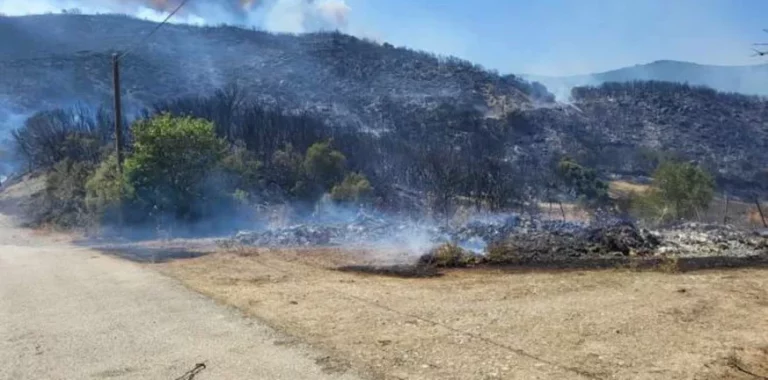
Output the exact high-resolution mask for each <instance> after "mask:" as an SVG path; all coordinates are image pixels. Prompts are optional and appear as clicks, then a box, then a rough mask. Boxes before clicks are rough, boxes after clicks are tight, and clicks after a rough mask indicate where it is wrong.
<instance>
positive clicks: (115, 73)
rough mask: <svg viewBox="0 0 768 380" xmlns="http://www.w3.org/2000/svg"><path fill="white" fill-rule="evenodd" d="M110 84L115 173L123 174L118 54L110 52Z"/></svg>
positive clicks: (121, 108) (121, 111)
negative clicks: (112, 106) (113, 123)
mask: <svg viewBox="0 0 768 380" xmlns="http://www.w3.org/2000/svg"><path fill="white" fill-rule="evenodd" d="M112 84H113V89H114V95H115V153H116V154H117V173H118V174H119V175H120V176H122V175H123V105H122V103H121V101H120V56H119V55H118V54H117V53H115V54H112Z"/></svg>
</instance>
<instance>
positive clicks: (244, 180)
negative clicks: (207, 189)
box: [219, 143, 263, 195]
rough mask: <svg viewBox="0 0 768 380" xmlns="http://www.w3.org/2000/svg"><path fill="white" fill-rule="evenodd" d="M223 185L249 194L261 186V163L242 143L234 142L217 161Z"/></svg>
mask: <svg viewBox="0 0 768 380" xmlns="http://www.w3.org/2000/svg"><path fill="white" fill-rule="evenodd" d="M219 166H220V168H221V171H222V174H223V175H224V177H225V183H224V186H225V187H226V188H228V189H235V190H240V191H241V195H243V193H245V194H250V193H253V192H255V191H256V190H258V189H261V188H262V187H263V178H262V167H263V165H262V163H261V162H260V161H259V160H257V159H256V155H255V154H253V152H250V151H248V150H247V149H246V148H245V146H244V145H243V144H242V143H236V144H235V145H233V146H232V148H231V149H230V152H229V153H228V154H227V155H226V156H224V158H222V160H221V162H220V163H219Z"/></svg>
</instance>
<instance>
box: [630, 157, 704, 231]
mask: <svg viewBox="0 0 768 380" xmlns="http://www.w3.org/2000/svg"><path fill="white" fill-rule="evenodd" d="M714 187H715V182H714V180H713V179H712V176H710V175H709V174H708V173H707V172H706V171H704V170H702V169H701V168H700V167H698V166H697V165H694V164H691V163H683V162H676V161H667V162H664V163H662V164H661V165H659V167H658V168H657V169H656V171H655V172H654V174H653V187H652V188H651V189H650V190H648V191H647V192H646V193H645V194H643V195H640V196H639V197H637V199H636V201H635V206H634V208H635V210H636V213H637V214H638V215H639V216H640V217H644V218H655V219H657V220H662V221H663V220H670V219H676V220H679V219H685V218H691V217H693V216H696V215H698V214H699V212H701V211H703V210H706V209H707V208H708V207H709V204H710V202H711V201H712V198H713V197H714Z"/></svg>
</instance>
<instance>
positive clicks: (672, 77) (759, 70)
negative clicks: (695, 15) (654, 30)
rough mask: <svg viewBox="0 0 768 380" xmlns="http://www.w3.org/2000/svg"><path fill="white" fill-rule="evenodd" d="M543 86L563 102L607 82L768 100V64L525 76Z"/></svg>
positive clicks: (675, 64)
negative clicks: (683, 86) (686, 87)
mask: <svg viewBox="0 0 768 380" xmlns="http://www.w3.org/2000/svg"><path fill="white" fill-rule="evenodd" d="M523 77H524V78H526V79H529V80H535V81H539V82H541V83H543V84H544V85H545V86H547V88H548V89H550V91H552V92H554V93H556V94H557V95H558V97H559V98H562V99H564V100H565V99H567V97H568V96H570V90H571V89H572V88H574V87H579V86H595V85H600V84H603V83H607V82H632V81H641V80H642V81H646V80H653V81H665V82H677V83H688V84H690V85H695V86H706V87H710V88H712V89H715V90H717V91H722V92H736V93H741V94H747V95H761V96H768V64H765V63H764V64H757V65H751V66H716V65H700V64H697V63H692V62H680V61H656V62H652V63H648V64H644V65H635V66H632V67H624V68H620V69H616V70H611V71H606V72H602V73H596V74H587V75H574V76H564V77H555V76H543V75H524V76H523Z"/></svg>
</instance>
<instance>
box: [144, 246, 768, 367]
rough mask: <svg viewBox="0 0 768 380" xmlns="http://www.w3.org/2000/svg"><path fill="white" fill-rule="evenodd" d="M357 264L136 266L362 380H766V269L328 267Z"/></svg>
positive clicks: (235, 256) (312, 260) (244, 253)
mask: <svg viewBox="0 0 768 380" xmlns="http://www.w3.org/2000/svg"><path fill="white" fill-rule="evenodd" d="M351 257H355V259H351ZM360 257H365V255H364V254H358V252H347V251H339V250H317V249H316V250H243V249H240V250H236V251H230V252H222V253H216V254H212V255H208V256H203V257H198V258H194V259H183V260H177V261H172V262H168V263H163V264H147V265H152V266H154V267H155V268H158V269H160V270H161V271H162V272H164V273H166V274H169V275H170V276H172V277H175V278H178V279H179V280H181V281H182V282H183V283H184V284H186V285H187V286H189V287H191V288H192V289H195V290H197V291H199V292H201V293H203V294H206V295H209V296H211V297H213V298H214V299H216V300H218V301H220V302H223V303H226V304H231V305H234V306H235V307H237V308H239V309H241V310H243V311H245V312H247V313H248V314H250V315H252V316H254V317H256V318H258V319H260V320H262V321H265V322H266V323H268V324H270V325H271V326H273V327H275V328H278V329H280V330H282V331H284V332H286V333H288V334H289V335H291V336H293V337H295V339H296V342H299V341H305V342H307V343H310V344H312V345H315V346H317V347H319V348H322V349H323V350H325V351H326V352H331V353H333V357H329V358H328V363H325V364H326V365H327V366H330V367H331V368H334V367H337V368H338V369H339V370H343V369H346V368H355V369H357V370H358V371H361V372H362V373H364V374H368V375H370V377H371V378H374V379H700V380H714V379H744V380H750V379H751V380H754V379H766V378H768V270H758V269H739V270H719V271H701V272H696V273H662V272H637V271H631V270H628V269H611V270H603V271H570V272H530V271H528V272H521V271H517V272H512V271H501V270H490V269H474V270H456V271H446V272H444V275H443V276H441V277H437V278H394V277H384V276H379V275H372V274H361V273H350V272H342V271H338V270H336V269H335V268H337V267H338V266H340V265H346V264H359V263H360V262H359V261H360ZM293 343H295V342H290V341H287V342H285V344H293Z"/></svg>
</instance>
